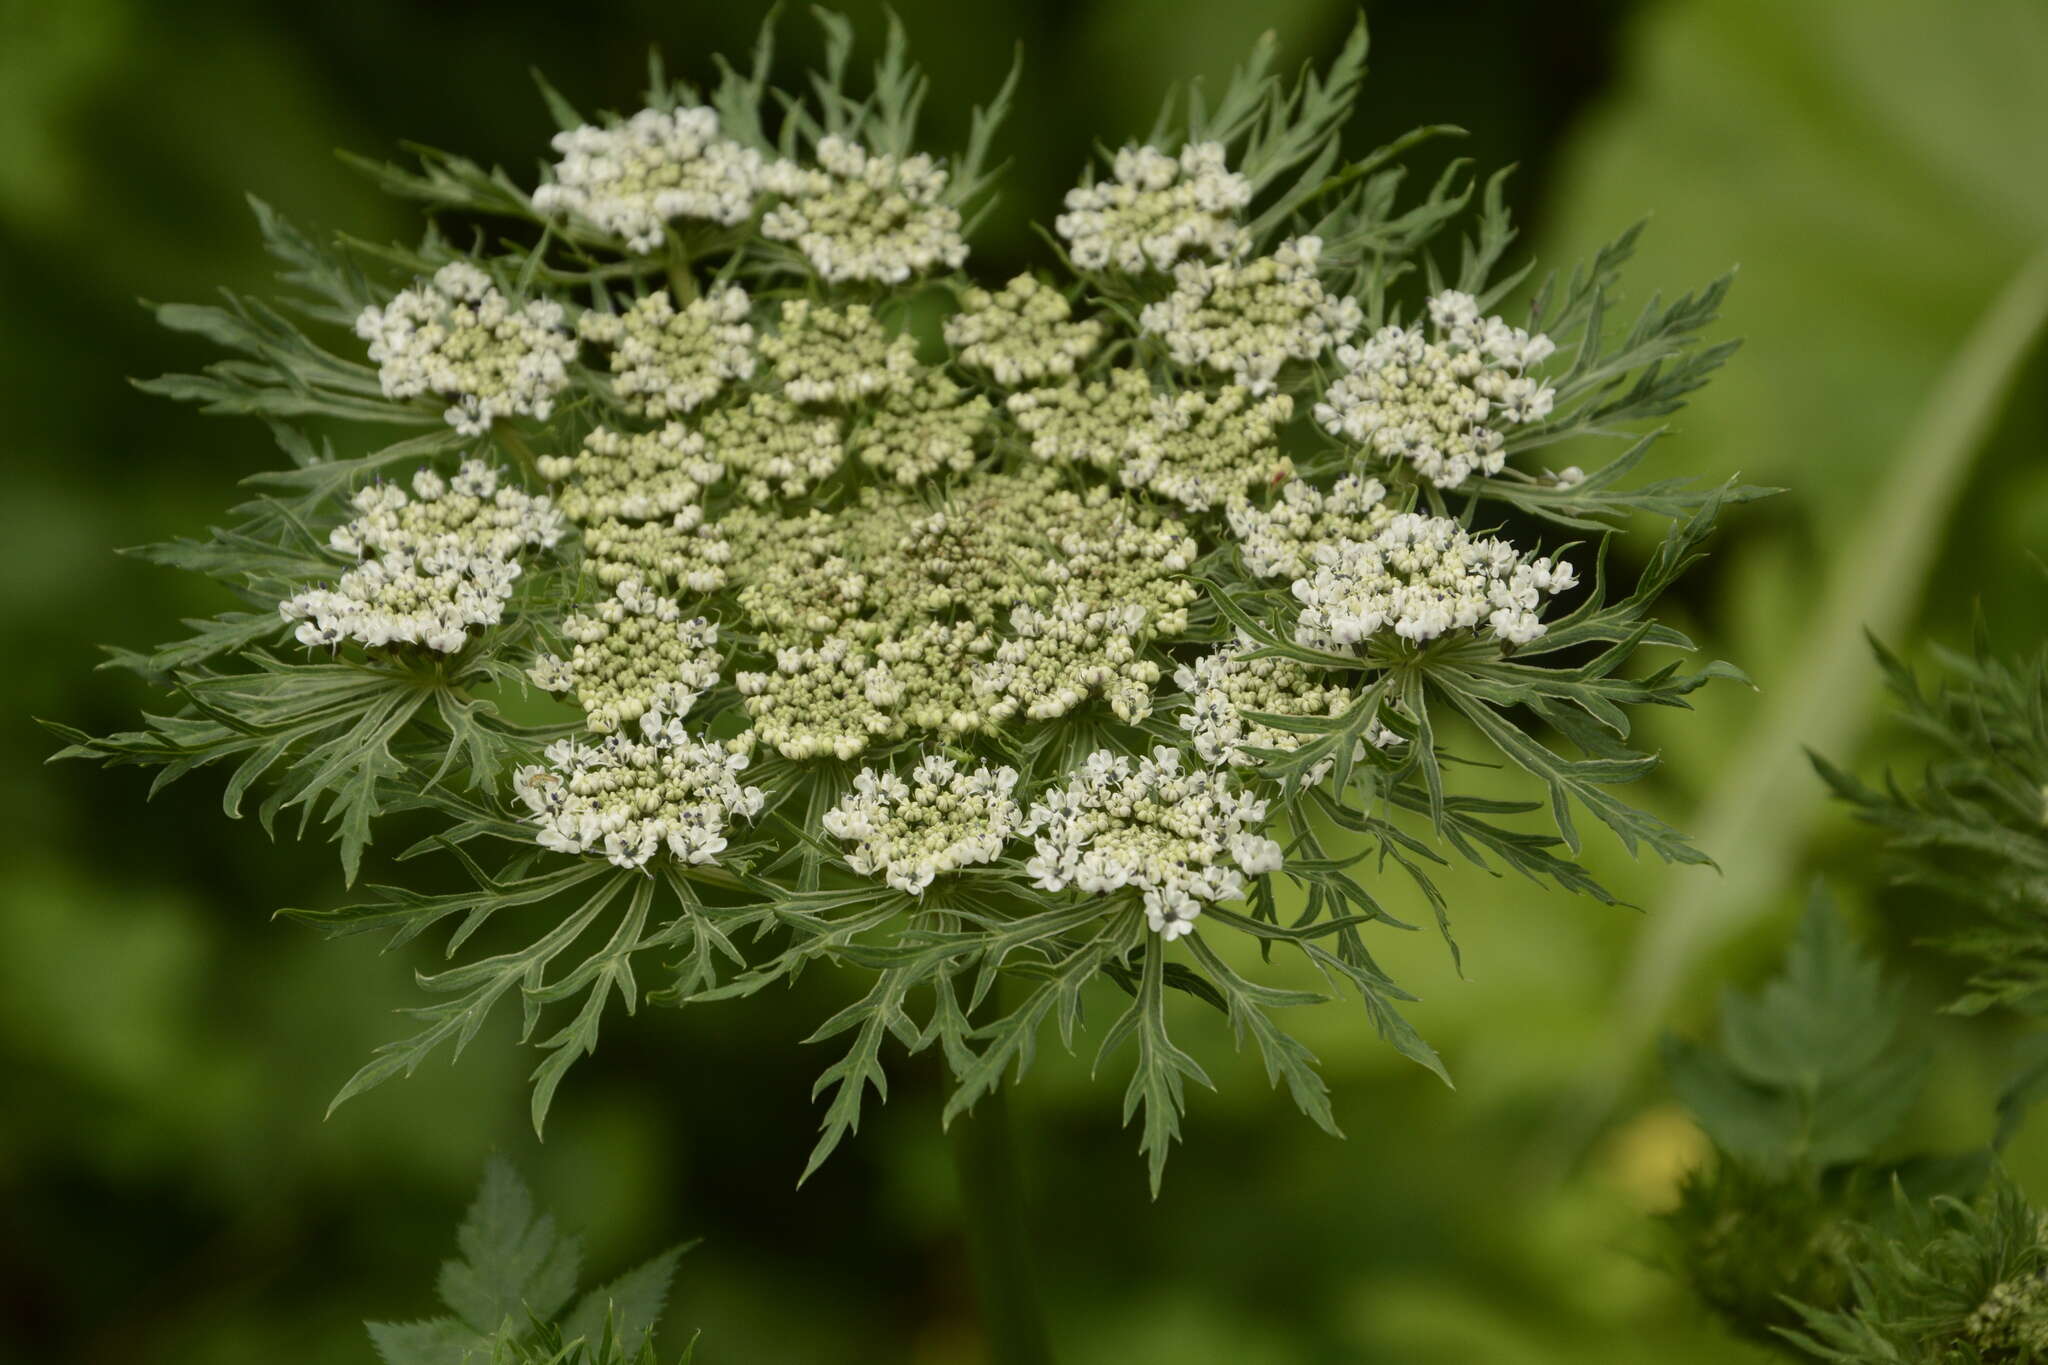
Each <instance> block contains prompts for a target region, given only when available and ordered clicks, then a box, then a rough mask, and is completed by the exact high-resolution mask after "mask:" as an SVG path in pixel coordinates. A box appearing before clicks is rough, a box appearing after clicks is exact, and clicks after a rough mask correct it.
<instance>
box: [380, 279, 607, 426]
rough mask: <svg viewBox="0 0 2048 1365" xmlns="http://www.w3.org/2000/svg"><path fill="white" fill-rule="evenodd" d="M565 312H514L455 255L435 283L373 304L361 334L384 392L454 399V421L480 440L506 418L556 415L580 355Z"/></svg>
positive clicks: (550, 308) (541, 303)
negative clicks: (565, 327)
mask: <svg viewBox="0 0 2048 1365" xmlns="http://www.w3.org/2000/svg"><path fill="white" fill-rule="evenodd" d="M562 317H563V312H562V305H561V304H559V303H556V302H554V301H553V300H551V299H536V300H534V301H532V302H530V303H527V304H525V305H523V306H521V307H517V308H515V307H514V306H513V304H512V301H511V300H510V299H508V298H506V297H505V296H504V295H503V294H501V293H499V292H498V289H497V287H496V286H495V285H493V284H492V283H491V277H490V276H488V275H486V274H484V272H483V271H481V270H479V269H477V268H476V267H475V266H473V265H471V264H470V263H469V262H467V261H450V262H449V263H448V264H447V265H444V266H442V267H441V268H440V269H439V270H437V271H435V272H434V278H433V279H432V280H431V281H430V282H428V283H426V284H421V285H416V286H414V287H413V288H411V289H405V290H401V291H400V292H399V293H398V294H397V295H395V296H394V297H393V298H392V300H391V302H389V303H387V304H385V305H384V306H383V307H382V308H376V307H370V308H365V309H364V310H363V311H362V313H361V314H360V315H358V316H357V318H356V335H357V336H359V337H361V338H362V339H363V340H365V341H367V342H369V343H370V359H371V360H372V361H375V362H376V365H377V379H378V382H379V383H380V384H381V385H382V386H383V388H384V395H385V397H387V398H417V397H419V396H421V395H422V394H433V395H434V396H435V397H437V398H444V399H447V400H448V401H449V407H448V410H447V412H446V413H444V414H443V415H444V416H445V417H446V419H447V421H448V424H449V425H450V426H452V427H454V428H455V429H456V430H457V431H459V432H461V433H462V434H463V435H465V436H481V435H482V434H483V433H484V432H485V431H487V430H489V428H490V425H491V423H492V422H494V421H496V420H497V419H499V418H501V417H511V416H514V415H524V416H528V417H534V418H538V419H540V420H542V421H545V420H546V419H547V416H548V414H549V413H550V412H552V411H554V405H555V395H556V394H558V393H560V392H561V391H562V390H563V389H564V388H566V387H567V386H568V383H569V364H570V362H571V361H573V360H575V358H576V342H575V339H574V338H572V337H571V336H570V335H569V334H568V333H567V332H566V331H565V330H563V327H562Z"/></svg>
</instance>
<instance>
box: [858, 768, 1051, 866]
mask: <svg viewBox="0 0 2048 1365" xmlns="http://www.w3.org/2000/svg"><path fill="white" fill-rule="evenodd" d="M1016 787H1017V770H1016V769H1015V768H1007V767H1005V768H990V767H989V766H988V765H987V764H983V765H981V766H979V767H977V768H974V769H973V770H971V771H970V770H968V769H966V768H964V767H963V766H962V765H961V764H960V763H959V762H957V761H956V760H954V759H951V758H947V757H944V756H943V755H939V754H926V755H925V756H924V757H923V758H920V759H919V760H918V761H917V764H916V766H915V767H913V768H912V769H911V770H910V777H909V780H908V781H906V780H905V779H903V778H901V777H898V776H896V775H895V774H894V773H890V772H877V771H875V770H874V769H873V768H863V769H861V771H860V774H859V775H858V776H857V777H855V778H854V780H853V790H852V791H851V792H849V793H847V795H846V796H845V797H844V798H843V799H842V800H841V801H840V803H839V805H838V806H837V807H835V808H834V809H832V810H830V811H827V812H826V813H825V817H824V826H825V831H826V833H828V834H830V835H831V836H832V837H833V838H835V839H838V840H841V841H842V842H845V843H847V844H850V845H852V848H851V851H849V852H848V853H847V855H846V863H847V866H848V867H851V868H852V869H853V870H854V871H855V872H859V873H863V874H868V875H873V876H879V877H881V878H882V880H884V881H886V882H887V883H888V884H889V885H891V886H894V887H897V888H899V889H900V890H904V891H908V892H910V893H911V894H912V895H919V894H922V893H923V891H924V889H925V888H926V887H928V886H930V885H931V884H932V881H933V879H934V878H936V877H938V876H939V875H941V874H943V873H947V872H953V871H957V870H958V869H960V868H962V867H968V866H972V865H974V864H978V863H992V862H994V861H995V860H996V859H998V858H1000V857H1001V856H1002V853H1003V846H1004V845H1005V844H1006V843H1008V842H1009V840H1010V838H1011V836H1012V835H1014V834H1015V833H1016V832H1017V830H1018V827H1019V826H1021V825H1022V824H1023V822H1024V812H1023V809H1022V808H1021V807H1020V806H1018V804H1017V799H1016V797H1015V796H1013V795H1012V794H1011V793H1012V792H1014V791H1015V790H1016Z"/></svg>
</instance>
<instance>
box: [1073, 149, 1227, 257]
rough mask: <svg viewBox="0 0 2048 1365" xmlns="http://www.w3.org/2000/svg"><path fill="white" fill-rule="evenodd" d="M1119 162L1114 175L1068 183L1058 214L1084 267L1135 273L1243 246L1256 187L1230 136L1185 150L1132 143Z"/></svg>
mask: <svg viewBox="0 0 2048 1365" xmlns="http://www.w3.org/2000/svg"><path fill="white" fill-rule="evenodd" d="M1111 170H1112V172H1113V178H1112V179H1109V180H1105V181H1102V182H1099V183H1097V184H1093V185H1082V186H1079V187H1077V188H1075V189H1071V190H1068V191H1067V211H1066V212H1065V213H1063V214H1061V215H1060V216H1059V217H1057V218H1055V219H1054V220H1053V230H1054V231H1055V232H1057V233H1059V235H1060V236H1061V237H1064V238H1065V239H1066V241H1067V254H1068V256H1069V257H1071V258H1072V260H1073V262H1074V264H1075V265H1077V266H1079V267H1080V268H1081V269H1083V270H1120V271H1124V272H1126V273H1131V274H1135V273H1137V272H1139V271H1143V270H1170V269H1172V268H1173V264H1174V262H1176V261H1178V260H1180V259H1181V257H1183V256H1191V255H1207V256H1211V257H1214V258H1216V259H1219V260H1221V259H1224V258H1226V257H1230V256H1235V255H1237V254H1238V253H1240V252H1241V251H1243V249H1244V247H1245V245H1246V242H1247V234H1246V233H1245V230H1244V228H1243V226H1242V225H1241V224H1240V223H1239V221H1238V215H1239V214H1240V213H1242V212H1243V211H1244V209H1245V208H1246V206H1247V205H1249V204H1250V203H1251V200H1252V187H1251V182H1250V181H1248V180H1246V179H1245V178H1244V177H1243V176H1241V175H1238V174H1237V173H1236V172H1234V171H1232V170H1230V169H1229V166H1228V164H1227V160H1226V153H1225V151H1224V148H1223V144H1222V143H1220V142H1196V143H1190V144H1189V145H1187V146H1185V147H1183V148H1181V150H1180V155H1179V156H1177V157H1176V156H1171V155H1169V154H1167V153H1166V152H1162V151H1160V150H1159V149H1158V148H1156V147H1125V148H1124V149H1123V150H1121V151H1119V152H1118V153H1117V154H1116V160H1115V162H1114V164H1113V166H1112V167H1111Z"/></svg>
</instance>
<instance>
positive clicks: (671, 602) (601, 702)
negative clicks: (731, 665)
mask: <svg viewBox="0 0 2048 1365" xmlns="http://www.w3.org/2000/svg"><path fill="white" fill-rule="evenodd" d="M562 634H563V636H564V637H566V638H567V639H569V640H570V641H572V642H574V648H573V649H572V650H571V651H570V653H569V655H568V657H566V658H564V657H563V656H561V655H557V654H548V655H544V656H542V658H541V659H540V661H539V662H538V663H536V664H535V665H534V666H533V668H532V669H531V670H530V672H531V675H532V678H533V680H534V682H535V683H536V684H538V685H539V686H540V687H541V688H542V689H544V690H546V691H549V692H573V693H574V694H575V697H576V704H577V705H578V706H580V707H582V708H583V713H584V716H585V717H586V718H587V720H588V722H589V725H590V728H591V729H593V730H595V731H597V732H598V733H600V734H609V733H610V732H612V731H614V730H617V729H618V728H619V727H620V726H622V725H629V724H631V723H632V722H634V721H637V720H639V719H640V717H641V716H643V715H645V714H647V713H648V712H649V711H655V710H659V711H662V712H664V713H666V714H668V715H671V716H683V715H687V714H689V711H690V708H691V707H692V706H694V705H695V704H696V702H697V699H698V698H699V697H701V696H703V695H704V694H705V693H706V692H709V691H710V690H711V689H712V688H713V687H715V686H716V685H717V683H718V677H719V672H720V668H721V665H722V663H723V660H722V658H721V656H720V654H719V650H718V627H717V626H715V625H712V624H711V623H710V622H708V621H706V620H705V619H704V618H703V617H701V616H699V617H693V618H692V619H690V620H687V621H686V620H684V619H683V613H682V608H681V607H680V606H678V605H677V604H676V601H675V599H674V598H672V597H660V596H657V595H656V594H654V593H652V592H649V591H648V590H647V589H646V588H645V587H643V586H641V584H640V581H639V580H638V579H635V578H629V579H627V580H625V581H624V582H623V583H620V584H619V586H618V589H617V590H616V591H615V592H614V593H613V594H612V596H610V597H609V598H606V599H605V600H604V601H603V602H601V603H599V604H598V607H597V610H596V611H594V612H590V613H587V614H584V613H579V614H577V615H574V616H571V617H569V618H568V619H566V620H564V621H563V622H562Z"/></svg>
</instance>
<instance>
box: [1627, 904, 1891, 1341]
mask: <svg viewBox="0 0 2048 1365" xmlns="http://www.w3.org/2000/svg"><path fill="white" fill-rule="evenodd" d="M1906 1023H1907V1009H1906V1005H1905V1002H1904V1000H1903V999H1902V997H1901V995H1900V992H1899V990H1898V988H1897V985H1896V983H1891V982H1887V981H1886V980H1885V979H1884V978H1883V975H1882V973H1881V971H1880V968H1879V966H1878V964H1877V962H1876V961H1875V960H1874V959H1872V958H1871V957H1869V956H1868V955H1867V954H1865V953H1864V952H1863V951H1861V950H1860V949H1859V948H1858V947H1857V945H1856V943H1855V942H1854V940H1853V939H1852V938H1851V937H1850V934H1849V930H1848V926H1847V925H1846V924H1845V923H1844V921H1843V919H1842V917H1841V916H1840V915H1839V914H1838V913H1837V912H1836V911H1835V910H1834V908H1833V906H1832V905H1831V904H1830V903H1829V901H1828V898H1827V897H1826V895H1825V894H1824V893H1823V892H1821V891H1819V890H1818V889H1816V891H1815V892H1814V895H1813V900H1812V903H1811V905H1810V906H1809V908H1808V910H1807V913H1806V918H1805V920H1804V921H1802V923H1801V924H1800V928H1799V935H1798V937H1797V939H1795V940H1794V942H1793V943H1792V945H1791V947H1790V948H1789V949H1788V950H1787V952H1786V955H1785V962H1784V967H1783V970H1782V971H1781V972H1780V973H1779V975H1778V976H1776V977H1774V978H1773V979H1772V980H1771V981H1769V982H1768V983H1766V984H1765V985H1764V986H1763V987H1761V988H1760V989H1759V990H1757V991H1756V992H1755V993H1754V994H1750V995H1743V994H1739V993H1735V992H1730V993H1729V994H1728V995H1727V997H1726V998H1725V999H1724V1000H1723V1001H1722V1004H1721V1017H1720V1025H1719V1029H1718V1031H1717V1034H1716V1036H1715V1039H1714V1041H1713V1042H1712V1043H1711V1044H1709V1043H1703V1042H1702V1043H1695V1042H1691V1041H1687V1040H1684V1039H1680V1038H1675V1037H1674V1038H1667V1039H1666V1040H1665V1044H1664V1063H1665V1069H1666V1073H1667V1075H1668V1078H1669V1081H1670V1085H1671V1089H1672V1091H1673V1092H1674V1093H1675V1094H1676V1095H1677V1096H1678V1098H1679V1099H1680V1101H1682V1102H1683V1103H1684V1104H1685V1106H1686V1108H1688V1109H1689V1110H1691V1111H1692V1113H1693V1115H1694V1117H1695V1118H1697V1119H1698V1121H1699V1124H1700V1126H1701V1128H1703V1129H1704V1130H1705V1131H1706V1134H1707V1136H1708V1138H1709V1139H1710V1140H1711V1141H1712V1142H1713V1144H1714V1150H1715V1160H1714V1161H1713V1162H1712V1163H1710V1164H1708V1165H1706V1166H1704V1167H1702V1168H1700V1169H1698V1170H1695V1171H1694V1172H1693V1173H1692V1174H1691V1175H1689V1176H1688V1177H1687V1179H1686V1181H1685V1183H1684V1185H1683V1186H1682V1188H1681V1190H1680V1195H1679V1202H1678V1205H1677V1207H1676V1208H1674V1209H1673V1210H1672V1211H1671V1212H1670V1213H1668V1214H1667V1215H1665V1218H1664V1224H1665V1227H1666V1229H1667V1231H1668V1232H1669V1233H1670V1252H1669V1255H1670V1259H1671V1260H1672V1262H1673V1264H1674V1267H1675V1269H1676V1270H1677V1272H1678V1273H1679V1274H1680V1275H1682V1276H1683V1277H1684V1279H1685V1280H1686V1282H1687V1283H1688V1284H1689V1285H1690V1286H1691V1287H1692V1289H1693V1291H1694V1292H1695V1293H1697V1294H1698V1295H1699V1296H1700V1298H1701V1300H1702V1301H1703V1302H1705V1303H1706V1304H1707V1305H1708V1306H1709V1307H1710V1308H1712V1309H1713V1310H1714V1311H1715V1312H1716V1313H1718V1314H1720V1315H1721V1317H1722V1319H1723V1320H1724V1321H1725V1322H1726V1323H1727V1324H1728V1325H1729V1326H1730V1327H1732V1328H1733V1329H1734V1330H1736V1331H1737V1332H1739V1333H1742V1334H1744V1335H1748V1336H1753V1337H1756V1338H1758V1339H1761V1340H1765V1341H1770V1340H1772V1339H1773V1334H1774V1333H1775V1332H1777V1331H1778V1330H1779V1329H1780V1328H1783V1327H1785V1326H1788V1325H1791V1324H1793V1323H1795V1322H1797V1321H1798V1319H1797V1317H1796V1315H1795V1313H1794V1312H1793V1310H1792V1308H1791V1307H1790V1304H1789V1301H1791V1300H1797V1301H1800V1302H1804V1303H1809V1304H1817V1305H1824V1306H1829V1307H1832V1306H1834V1305H1836V1304H1839V1303H1842V1302H1844V1301H1845V1300H1846V1298H1847V1296H1848V1293H1849V1289H1850V1284H1851V1279H1852V1265H1851V1263H1850V1261H1849V1259H1848V1256H1849V1252H1850V1249H1851V1247H1852V1244H1853V1243H1854V1241H1855V1237H1856V1233H1855V1230H1854V1221H1855V1220H1856V1219H1858V1218H1860V1217H1863V1216H1866V1215H1868V1214H1869V1213H1870V1212H1871V1210H1872V1209H1873V1207H1874V1201H1873V1198H1872V1192H1873V1190H1881V1189H1882V1188H1883V1185H1884V1181H1885V1179H1886V1177H1887V1175H1888V1174H1889V1171H1888V1169H1887V1168H1881V1167H1879V1166H1878V1165H1876V1164H1874V1163H1873V1161H1872V1158H1873V1156H1874V1155H1875V1154H1876V1153H1877V1152H1878V1150H1879V1149H1880V1148H1881V1147H1882V1146H1883V1145H1884V1144H1885V1143H1886V1142H1887V1141H1888V1140H1889V1139H1891V1138H1892V1137H1894V1136H1895V1134H1896V1133H1897V1131H1898V1129H1899V1127H1900V1124H1901V1122H1902V1121H1903V1119H1904V1118H1905V1115H1906V1113H1907V1111H1908V1110H1910V1109H1911V1108H1912V1106H1913V1105H1914V1104H1915V1103H1916V1102H1917V1101H1918V1100H1919V1098H1920V1094H1921V1090H1922V1084H1921V1082H1922V1077H1923V1074H1924V1070H1925V1063H1926V1060H1927V1058H1926V1052H1925V1049H1924V1047H1922V1046H1920V1045H1919V1044H1918V1041H1917V1039H1916V1038H1915V1037H1914V1034H1913V1032H1912V1031H1911V1030H1910V1029H1909V1028H1904V1027H1902V1026H1904V1025H1906Z"/></svg>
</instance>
